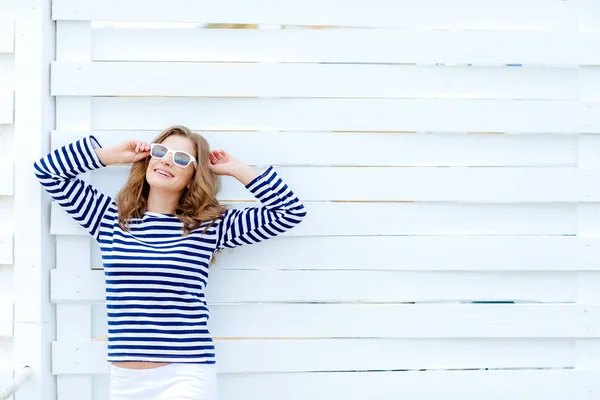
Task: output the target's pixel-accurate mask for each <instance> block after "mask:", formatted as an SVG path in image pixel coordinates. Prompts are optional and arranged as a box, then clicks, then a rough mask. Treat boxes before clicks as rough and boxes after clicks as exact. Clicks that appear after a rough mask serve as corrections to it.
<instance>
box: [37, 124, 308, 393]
mask: <svg viewBox="0 0 600 400" xmlns="http://www.w3.org/2000/svg"><path fill="white" fill-rule="evenodd" d="M129 163H133V166H132V168H131V172H130V174H129V179H128V181H127V183H126V185H125V186H124V187H123V188H122V189H121V191H120V192H119V194H118V195H117V197H116V199H112V198H110V197H109V196H107V195H105V194H102V193H99V192H98V191H97V190H96V189H95V188H94V187H92V186H91V185H88V184H86V183H84V182H83V181H82V180H81V179H78V178H77V175H78V174H81V173H85V172H88V171H92V170H95V169H99V168H102V167H104V166H107V165H111V164H129ZM34 167H35V173H36V176H37V178H38V179H39V181H40V183H41V184H42V186H43V187H44V189H45V190H46V191H47V192H48V193H49V194H50V196H52V198H53V199H54V201H56V202H57V203H58V204H59V205H60V206H61V207H63V208H64V209H65V210H66V212H67V213H69V214H70V215H71V216H72V217H73V218H74V219H75V221H77V222H78V223H79V224H80V225H81V226H82V227H83V228H84V229H85V230H87V232H89V233H90V234H91V235H92V236H93V237H94V238H95V239H96V240H97V242H98V243H99V245H100V248H101V253H102V260H103V264H104V271H105V278H106V305H107V318H108V361H109V362H110V363H112V364H111V382H110V393H111V395H110V399H111V400H133V399H136V400H137V399H143V400H153V399H156V400H158V399H161V400H166V399H177V400H179V399H196V400H215V399H216V398H217V385H216V370H215V354H214V345H213V341H212V338H211V335H210V332H209V330H208V325H207V324H208V319H209V309H208V307H207V303H206V299H205V297H204V291H205V288H206V285H207V282H208V277H209V265H210V262H211V259H212V258H213V255H214V253H215V252H216V251H218V250H220V249H226V248H234V247H237V246H241V245H244V244H252V243H257V242H260V241H263V240H267V239H269V238H272V237H274V236H277V235H278V234H281V233H283V232H285V231H287V230H289V229H292V228H293V227H295V226H296V225H298V224H299V223H300V222H301V221H302V220H303V218H304V217H305V216H306V211H305V208H304V205H303V204H302V203H301V202H300V201H299V199H298V198H297V197H296V195H295V194H294V193H293V192H292V190H291V189H290V188H289V187H288V186H287V185H286V184H285V183H284V182H283V181H282V179H281V178H280V177H279V176H278V174H277V172H276V171H275V170H274V169H273V166H270V167H268V168H267V169H266V170H265V171H263V172H262V173H261V174H257V173H256V172H255V171H254V170H253V169H252V168H251V167H249V166H247V165H245V164H243V163H242V162H240V161H238V160H237V159H236V158H234V157H233V156H232V155H231V154H228V153H227V152H225V151H223V150H212V151H211V150H210V149H209V145H208V143H207V141H206V140H205V139H204V138H203V137H202V136H200V135H198V134H195V133H192V132H190V131H189V130H188V129H187V128H185V127H183V126H174V127H170V128H168V129H165V130H164V131H163V132H162V133H161V134H160V135H159V136H158V137H157V138H156V140H155V141H154V143H152V144H148V143H146V142H143V141H135V140H130V141H126V142H124V143H122V144H120V145H117V146H114V147H110V148H103V147H101V146H100V144H99V143H98V141H97V140H96V139H95V138H94V137H93V136H91V135H90V136H87V137H84V138H83V139H81V140H78V141H76V142H74V143H71V144H69V145H66V146H64V147H62V148H59V149H57V150H54V151H53V152H51V153H50V154H48V155H46V156H45V157H43V158H42V159H40V160H39V161H37V162H36V163H35V164H34ZM219 175H229V176H233V177H235V178H236V179H237V180H239V181H240V182H241V183H242V184H243V185H245V187H246V188H247V189H248V190H249V191H250V193H251V194H252V195H254V197H255V198H256V199H258V200H259V201H260V203H261V204H260V206H258V207H247V208H244V209H235V208H233V209H228V208H226V207H224V206H222V205H220V204H219V202H218V201H217V199H216V194H217V191H218V188H219Z"/></svg>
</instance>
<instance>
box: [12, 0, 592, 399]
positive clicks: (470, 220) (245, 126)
mask: <svg viewBox="0 0 600 400" xmlns="http://www.w3.org/2000/svg"><path fill="white" fill-rule="evenodd" d="M52 16H53V19H54V20H56V23H57V55H56V62H54V63H53V65H52V86H51V89H52V94H53V95H54V96H56V102H57V111H56V116H57V124H56V130H55V131H54V132H52V138H51V139H52V147H53V148H56V147H58V146H61V145H63V144H65V143H68V142H70V141H73V140H75V139H77V138H79V137H80V136H82V135H85V134H86V133H87V132H89V131H92V132H93V133H94V134H95V135H96V136H97V137H98V138H99V140H100V142H101V143H102V144H103V145H105V146H110V145H112V144H115V143H118V142H120V141H122V140H125V139H128V138H140V139H144V140H149V139H151V138H152V137H154V136H155V135H156V134H157V133H158V132H159V131H160V130H162V129H163V128H165V127H167V126H169V125H172V124H184V125H187V126H189V127H190V128H192V129H194V130H196V131H202V133H203V134H204V135H205V136H206V137H207V138H208V140H209V142H210V143H211V144H212V146H213V147H223V148H225V149H227V150H229V151H230V152H232V153H233V154H236V155H237V156H238V157H239V158H241V159H242V160H244V161H246V162H247V163H249V164H252V165H256V166H258V167H262V166H265V165H268V164H274V165H276V167H277V168H278V170H279V171H280V172H281V174H282V176H283V177H284V178H285V179H286V181H287V182H288V183H289V184H290V186H291V187H293V188H294V190H295V191H296V193H297V194H298V195H299V196H300V197H301V198H302V199H303V200H304V201H305V202H306V204H307V208H308V211H309V217H308V219H307V220H306V221H305V222H304V223H303V224H301V225H300V226H299V227H298V228H296V229H294V230H293V231H291V232H289V234H286V235H284V236H282V237H280V238H277V239H273V240H271V241H269V242H266V243H262V244H258V245H253V246H248V247H244V248H240V249H236V250H234V251H231V252H226V253H224V254H223V255H222V256H221V257H220V258H219V261H218V265H217V266H216V267H215V269H214V270H213V273H212V276H211V284H210V285H209V291H210V293H209V298H210V303H211V309H212V317H211V330H212V332H213V334H214V336H215V337H216V338H217V342H216V345H217V357H218V361H217V362H218V368H219V372H220V374H219V390H220V399H221V400H251V399H252V400H253V399H261V400H274V399H281V398H286V399H289V400H300V399H303V400H304V399H313V400H317V399H331V400H342V399H344V400H348V399H353V400H364V399H375V398H376V399H386V400H392V399H398V398H407V399H411V400H431V399H439V398H441V397H442V396H443V398H445V399H449V400H450V399H460V400H471V399H481V398H485V399H486V400H500V399H502V400H508V399H524V400H564V399H577V400H586V399H596V398H598V396H600V379H599V378H600V373H599V372H600V304H598V303H599V302H600V295H599V294H598V293H599V292H598V290H597V288H598V285H599V284H600V205H599V204H600V185H599V184H598V182H599V180H600V0H575V1H561V0H545V1H541V0H518V1H517V0H514V1H513V0H508V1H507V0H485V1H481V0H467V1H465V0H460V1H459V0H418V1H417V0H410V1H409V0H395V1H384V0H370V1H368V2H366V1H356V0H351V1H341V0H303V1H294V0H280V1H268V0H261V1H259V0H227V1H220V2H218V3H217V2H215V3H211V4H207V3H204V2H197V1H194V0H170V1H159V0H130V1H127V2H122V1H119V0H54V3H53V14H52ZM101 21H112V22H113V23H106V22H103V23H101ZM156 21H162V22H168V23H171V24H163V25H156V24H150V23H149V22H156ZM133 22H135V24H133ZM206 23H235V24H259V26H258V27H259V28H260V29H203V28H202V27H203V26H204V25H203V24H206ZM315 25H318V26H320V27H321V28H320V29H312V28H308V26H315ZM365 27H368V28H370V29H365ZM273 28H274V29H273ZM0 114H1V113H0ZM127 173H128V170H127V168H123V167H110V168H107V169H104V170H102V171H97V172H94V173H92V174H89V176H87V177H86V179H89V181H91V182H92V183H93V184H94V185H96V186H97V187H98V188H99V189H101V190H103V191H105V192H106V193H108V194H111V195H114V194H116V192H117V191H118V189H119V188H120V187H121V186H122V185H123V184H124V182H125V178H126V176H127ZM220 199H221V200H222V201H224V202H226V203H230V204H232V205H234V206H237V207H240V206H244V205H245V204H246V202H249V201H251V200H252V198H251V197H250V196H249V193H248V192H247V191H246V190H245V189H244V188H243V187H242V186H241V185H240V184H239V183H238V182H235V181H234V180H233V179H229V178H224V189H223V192H222V193H221V194H220ZM51 232H52V234H54V235H56V246H57V247H56V252H57V262H56V269H55V270H53V271H52V276H51V277H52V279H51V284H52V286H51V296H52V301H53V302H55V303H56V305H57V341H56V342H55V343H53V346H52V362H53V364H52V366H53V373H54V374H56V375H57V377H58V399H59V400H71V399H78V400H103V399H106V398H107V393H108V375H107V372H108V364H107V363H106V361H105V354H106V342H105V340H106V339H105V338H106V330H107V327H106V320H105V315H104V313H105V308H104V304H103V301H104V283H103V271H102V265H101V260H100V257H99V252H98V248H97V246H96V244H94V243H93V242H92V241H91V240H90V238H88V237H87V236H86V235H85V233H83V231H82V230H81V229H79V228H78V227H77V226H76V224H75V223H73V222H72V221H71V220H70V219H69V217H68V216H67V215H66V214H65V213H64V212H63V211H61V210H60V209H58V208H56V206H54V205H53V208H52V218H51Z"/></svg>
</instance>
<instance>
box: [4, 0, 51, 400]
mask: <svg viewBox="0 0 600 400" xmlns="http://www.w3.org/2000/svg"><path fill="white" fill-rule="evenodd" d="M15 7H16V8H15V68H14V69H15V131H14V149H15V152H18V157H15V163H14V165H15V188H14V190H15V194H14V219H15V224H14V287H15V292H14V300H15V315H14V322H15V323H14V326H15V331H14V358H15V364H16V367H17V368H19V367H20V366H25V365H29V366H30V367H31V368H32V374H31V376H30V377H29V379H28V380H27V381H26V382H25V383H24V384H23V385H22V386H21V388H20V389H19V391H18V392H17V395H16V396H15V397H16V398H17V399H23V400H25V399H43V400H53V399H55V398H56V381H55V378H54V377H53V375H52V372H51V367H50V361H51V359H50V346H51V342H52V341H53V340H54V337H55V322H54V321H55V315H54V314H55V313H54V307H53V305H52V304H51V302H50V293H49V288H50V283H49V276H50V269H51V268H52V267H53V266H54V243H53V241H52V238H51V236H50V234H49V232H50V230H49V223H50V201H49V198H48V197H47V196H46V195H45V194H43V190H42V188H41V186H40V184H39V183H38V181H37V180H36V178H35V176H34V170H33V163H34V162H35V161H36V160H37V159H38V158H39V157H41V156H43V155H44V154H46V153H47V152H48V151H49V140H48V137H49V133H50V131H51V130H52V129H53V128H54V123H55V119H54V111H55V110H54V101H53V99H52V97H51V96H50V62H51V61H53V59H54V50H55V48H54V38H55V29H54V23H53V22H52V19H51V16H50V7H51V0H19V1H16V2H15ZM15 154H17V153H15Z"/></svg>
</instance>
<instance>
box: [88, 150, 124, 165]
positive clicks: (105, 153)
mask: <svg viewBox="0 0 600 400" xmlns="http://www.w3.org/2000/svg"><path fill="white" fill-rule="evenodd" d="M94 151H95V152H96V155H97V156H98V158H99V159H100V161H101V162H102V164H104V165H112V164H118V163H119V161H118V160H117V159H116V158H115V152H114V151H113V150H112V149H111V148H110V147H102V148H96V149H94Z"/></svg>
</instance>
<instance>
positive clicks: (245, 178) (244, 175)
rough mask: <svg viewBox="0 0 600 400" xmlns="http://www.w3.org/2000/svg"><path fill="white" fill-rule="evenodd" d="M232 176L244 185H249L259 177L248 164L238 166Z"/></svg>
mask: <svg viewBox="0 0 600 400" xmlns="http://www.w3.org/2000/svg"><path fill="white" fill-rule="evenodd" d="M231 176H233V177H234V178H235V179H237V180H238V181H240V182H241V183H242V184H244V185H247V184H248V183H250V182H251V181H252V180H253V179H254V178H256V177H257V176H258V173H257V172H256V170H255V169H254V168H252V167H250V166H248V165H246V164H238V165H235V166H234V167H233V168H232V169H231Z"/></svg>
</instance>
